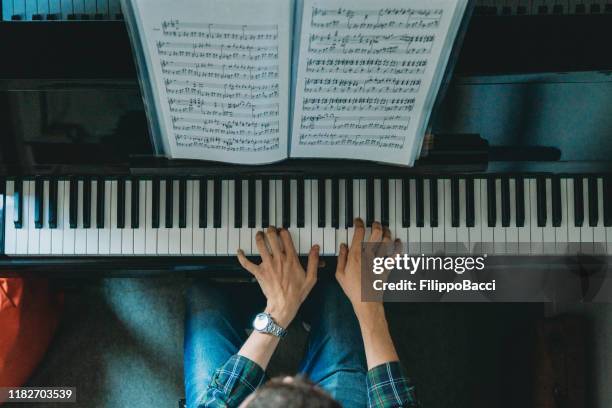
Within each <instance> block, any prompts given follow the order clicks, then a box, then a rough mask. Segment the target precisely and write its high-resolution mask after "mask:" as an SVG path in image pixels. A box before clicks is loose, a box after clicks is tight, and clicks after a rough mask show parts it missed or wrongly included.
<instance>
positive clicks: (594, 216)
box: [588, 176, 599, 227]
mask: <svg viewBox="0 0 612 408" xmlns="http://www.w3.org/2000/svg"><path fill="white" fill-rule="evenodd" d="M588 200H589V226H590V227H596V226H597V223H598V222H599V211H598V201H599V194H598V192H597V177H594V176H589V191H588Z"/></svg>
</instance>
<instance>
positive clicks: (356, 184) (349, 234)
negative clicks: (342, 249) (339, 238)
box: [347, 180, 361, 248]
mask: <svg viewBox="0 0 612 408" xmlns="http://www.w3.org/2000/svg"><path fill="white" fill-rule="evenodd" d="M359 188H360V184H359V182H358V180H353V226H352V227H351V228H349V229H348V231H347V240H348V242H347V245H348V246H349V248H350V246H351V244H352V242H353V237H354V236H355V218H356V217H358V216H359V214H360V208H359V202H360V197H361V195H360V193H359Z"/></svg>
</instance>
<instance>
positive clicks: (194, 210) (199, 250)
mask: <svg viewBox="0 0 612 408" xmlns="http://www.w3.org/2000/svg"><path fill="white" fill-rule="evenodd" d="M191 183H192V186H191V189H192V192H191V219H192V221H193V227H192V252H193V254H194V255H204V228H200V200H203V199H205V197H200V180H193V181H191ZM202 183H206V180H202ZM203 188H206V186H203Z"/></svg>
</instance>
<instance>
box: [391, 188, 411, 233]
mask: <svg viewBox="0 0 612 408" xmlns="http://www.w3.org/2000/svg"><path fill="white" fill-rule="evenodd" d="M402 188H403V185H402V180H401V179H396V180H395V217H394V219H395V229H394V230H393V233H394V235H395V237H396V238H399V239H400V240H401V241H402V245H408V244H409V242H408V228H404V227H403V226H402V212H403V208H404V202H403V200H402ZM408 204H410V203H408Z"/></svg>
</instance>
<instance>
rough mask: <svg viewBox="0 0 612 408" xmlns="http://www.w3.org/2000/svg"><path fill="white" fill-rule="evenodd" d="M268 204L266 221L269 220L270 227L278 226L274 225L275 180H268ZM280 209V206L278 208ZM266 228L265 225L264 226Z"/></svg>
mask: <svg viewBox="0 0 612 408" xmlns="http://www.w3.org/2000/svg"><path fill="white" fill-rule="evenodd" d="M267 182H268V205H269V206H270V209H269V213H268V214H269V217H270V218H268V221H269V222H270V225H269V226H271V227H278V225H276V180H268V181H267ZM278 211H280V208H279V209H278ZM266 228H267V227H266Z"/></svg>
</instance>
